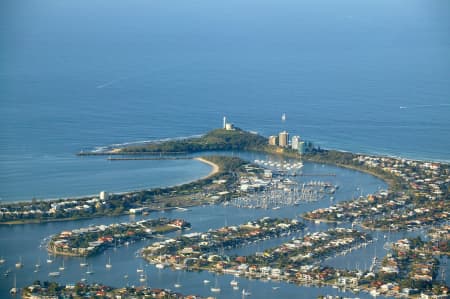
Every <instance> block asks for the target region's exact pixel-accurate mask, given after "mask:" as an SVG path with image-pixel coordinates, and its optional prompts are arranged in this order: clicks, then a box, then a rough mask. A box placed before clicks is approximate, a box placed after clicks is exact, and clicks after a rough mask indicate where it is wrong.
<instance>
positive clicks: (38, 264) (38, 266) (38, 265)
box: [34, 258, 41, 268]
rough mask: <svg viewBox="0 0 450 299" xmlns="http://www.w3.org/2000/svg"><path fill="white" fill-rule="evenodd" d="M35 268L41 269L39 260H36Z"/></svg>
mask: <svg viewBox="0 0 450 299" xmlns="http://www.w3.org/2000/svg"><path fill="white" fill-rule="evenodd" d="M34 266H35V267H36V268H40V267H41V259H40V258H38V261H37V263H36V265H34Z"/></svg>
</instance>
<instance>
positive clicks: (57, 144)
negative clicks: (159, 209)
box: [0, 0, 450, 202]
mask: <svg viewBox="0 0 450 299" xmlns="http://www.w3.org/2000/svg"><path fill="white" fill-rule="evenodd" d="M449 36H450V3H449V2H448V1H447V0H433V1H423V0H396V1H392V0H380V1H363V2H362V1H357V0H344V1H332V0H322V1H290V0H286V1H255V0H249V1H235V0H232V1H221V2H218V1H204V0H196V1H169V2H168V1H160V0H153V1H148V0H131V1H118V0H114V1H111V0H108V1H106V0H96V1H85V0H66V1H59V0H40V1H14V0H4V1H2V3H1V4H0V39H1V40H0V43H1V44H2V46H1V47H0V142H1V144H0V145H1V146H0V197H1V200H2V201H4V202H5V201H17V200H29V199H31V198H53V197H60V196H62V197H65V196H75V195H85V194H94V193H98V192H99V191H101V190H107V191H114V192H117V191H126V190H133V189H139V188H145V187H152V186H158V185H160V186H167V185H172V184H178V183H182V182H185V181H189V180H192V179H195V178H198V177H201V176H203V175H205V174H207V173H208V172H209V170H210V169H209V167H207V166H205V165H202V164H201V163H199V162H196V161H183V162H181V161H176V162H173V161H172V162H170V161H164V162H161V161H159V162H148V163H147V162H145V163H141V162H140V163H118V164H114V163H109V162H107V161H106V160H105V159H103V158H92V159H91V158H89V159H84V158H79V157H76V156H75V154H76V153H77V152H79V151H80V150H92V149H96V148H100V147H103V146H110V145H112V144H124V143H129V142H142V141H149V140H159V139H165V138H175V137H183V136H192V135H198V134H202V133H205V132H207V131H209V130H211V129H213V128H217V127H220V126H221V124H222V117H223V116H227V118H228V119H229V120H230V121H231V122H233V123H234V124H235V125H236V126H238V127H241V128H243V129H246V130H252V131H257V132H259V133H260V134H263V135H266V136H268V135H272V134H276V133H277V132H279V131H281V130H283V129H286V130H288V131H289V132H290V133H291V135H300V136H301V137H302V138H304V139H307V140H310V141H312V142H314V143H315V144H317V145H320V146H321V147H322V148H331V149H340V150H347V151H353V152H363V153H369V154H382V155H393V156H401V157H406V158H412V159H422V160H436V161H446V162H448V161H450V150H449V148H450V117H449V115H450V55H449V53H450V39H449ZM282 113H286V121H285V122H284V123H282V122H281V115H282Z"/></svg>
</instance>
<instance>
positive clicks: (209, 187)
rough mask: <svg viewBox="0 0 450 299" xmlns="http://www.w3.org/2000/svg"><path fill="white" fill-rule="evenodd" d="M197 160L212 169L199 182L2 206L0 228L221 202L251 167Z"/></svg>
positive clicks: (235, 161)
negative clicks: (0, 226)
mask: <svg viewBox="0 0 450 299" xmlns="http://www.w3.org/2000/svg"><path fill="white" fill-rule="evenodd" d="M190 159H193V158H190ZM195 159H196V160H198V161H200V162H202V163H206V164H208V165H210V166H211V167H212V170H211V172H210V173H209V174H208V175H206V176H205V177H202V178H200V179H198V180H195V181H192V182H188V183H184V184H181V185H176V186H171V187H165V188H152V189H148V190H137V191H131V192H123V193H114V194H106V195H105V194H103V195H102V193H103V192H101V194H99V195H98V196H95V195H93V196H85V197H76V198H64V199H55V200H33V201H29V202H11V203H3V204H1V205H0V225H1V224H4V225H14V224H32V223H42V222H54V221H69V220H80V219H88V218H94V217H103V216H118V215H122V214H133V213H142V212H143V211H146V212H151V211H161V210H167V209H174V208H176V207H191V206H197V205H202V204H211V203H215V202H220V201H222V200H226V199H227V198H228V197H230V196H232V192H229V191H228V190H237V187H236V186H237V183H238V180H237V177H238V175H236V174H238V173H240V172H242V171H244V168H242V166H243V165H246V164H248V162H246V161H244V160H242V159H240V158H236V157H225V156H208V157H203V158H195Z"/></svg>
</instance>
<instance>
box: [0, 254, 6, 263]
mask: <svg viewBox="0 0 450 299" xmlns="http://www.w3.org/2000/svg"><path fill="white" fill-rule="evenodd" d="M5 262H6V260H5V259H4V258H3V256H2V257H0V264H4V263H5Z"/></svg>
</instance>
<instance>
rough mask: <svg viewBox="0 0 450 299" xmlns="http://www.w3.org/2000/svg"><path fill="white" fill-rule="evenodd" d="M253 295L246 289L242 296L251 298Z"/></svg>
mask: <svg viewBox="0 0 450 299" xmlns="http://www.w3.org/2000/svg"><path fill="white" fill-rule="evenodd" d="M251 294H252V293H250V292H249V291H246V290H245V289H242V296H250V295H251Z"/></svg>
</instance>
